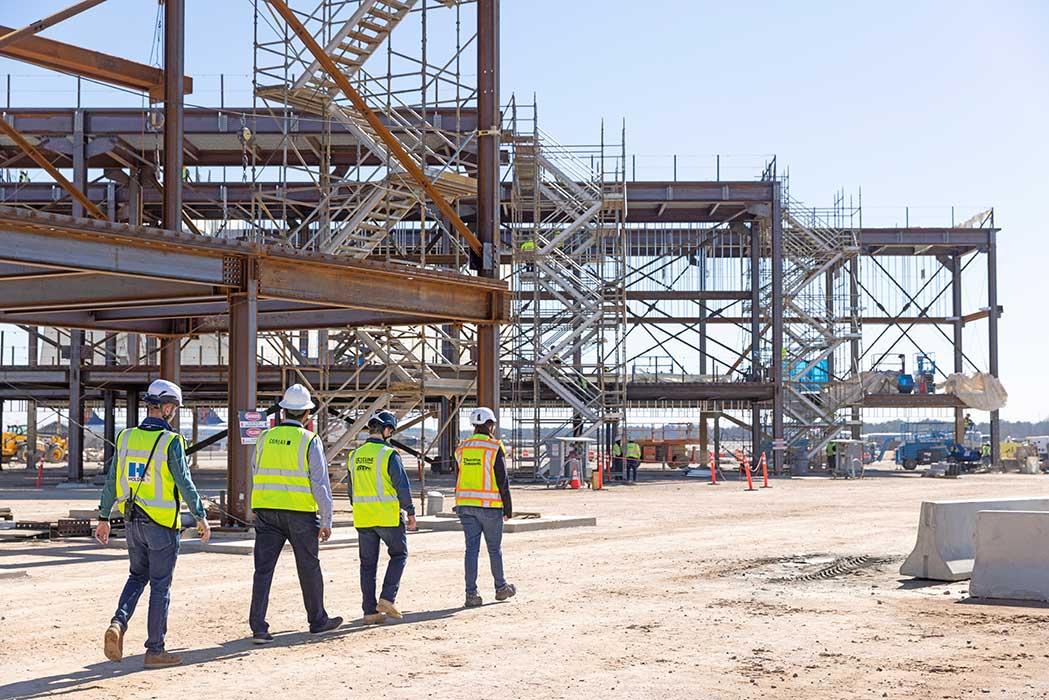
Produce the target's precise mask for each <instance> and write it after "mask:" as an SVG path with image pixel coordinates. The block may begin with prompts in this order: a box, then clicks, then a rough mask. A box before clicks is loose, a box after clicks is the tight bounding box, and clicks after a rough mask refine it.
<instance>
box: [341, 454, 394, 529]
mask: <svg viewBox="0 0 1049 700" xmlns="http://www.w3.org/2000/svg"><path fill="white" fill-rule="evenodd" d="M393 455H394V451H393V448H392V447H390V446H389V445H387V444H385V443H381V442H366V443H364V444H363V445H361V446H360V447H358V448H357V449H356V450H354V452H353V458H352V459H351V460H350V464H351V465H352V468H353V471H352V475H353V526H354V527H397V526H398V525H400V524H401V503H400V501H399V500H397V487H396V486H394V484H393V479H391V478H390V468H389V467H390V458H391V457H393Z"/></svg>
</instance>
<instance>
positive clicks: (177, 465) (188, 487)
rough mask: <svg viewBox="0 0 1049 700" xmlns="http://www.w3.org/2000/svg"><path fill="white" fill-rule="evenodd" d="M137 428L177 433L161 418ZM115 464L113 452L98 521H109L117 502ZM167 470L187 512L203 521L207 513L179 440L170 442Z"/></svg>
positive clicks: (150, 420)
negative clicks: (187, 507) (187, 508)
mask: <svg viewBox="0 0 1049 700" xmlns="http://www.w3.org/2000/svg"><path fill="white" fill-rule="evenodd" d="M138 427H139V428H141V429H142V430H152V431H156V430H170V431H171V432H177V431H175V429H174V428H172V427H171V424H170V423H168V422H167V421H166V420H164V419H163V418H146V419H145V420H144V421H142V423H141V424H140V425H139V426H138ZM116 462H117V455H116V452H114V453H113V458H112V459H110V460H109V464H107V465H106V485H105V486H103V487H102V501H101V502H100V503H99V504H98V518H99V520H109V514H110V512H112V510H113V504H114V503H115V502H116V500H117V470H116V466H117V464H116ZM168 469H169V470H170V471H171V477H172V478H173V479H174V480H175V486H176V487H177V488H178V492H179V494H180V495H181V496H182V500H183V501H185V502H186V505H187V506H189V512H191V513H193V517H195V518H196V519H197V520H203V519H204V518H205V516H206V515H207V512H206V511H205V510H204V503H203V502H202V501H201V500H200V494H199V493H197V487H196V486H195V485H194V484H193V478H192V477H191V476H190V474H189V463H188V462H187V461H186V451H185V450H184V449H183V448H182V441H181V440H172V441H171V446H170V447H168Z"/></svg>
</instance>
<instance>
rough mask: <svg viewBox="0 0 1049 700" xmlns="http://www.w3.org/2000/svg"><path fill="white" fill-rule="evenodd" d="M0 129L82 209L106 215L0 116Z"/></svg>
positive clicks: (92, 214) (93, 214)
mask: <svg viewBox="0 0 1049 700" xmlns="http://www.w3.org/2000/svg"><path fill="white" fill-rule="evenodd" d="M0 131H3V132H4V134H5V135H6V136H7V137H8V138H9V139H11V140H12V141H14V142H15V144H16V145H17V146H18V147H19V148H21V149H22V151H24V152H25V154H26V155H27V156H29V157H30V158H32V159H33V162H34V163H36V164H37V165H39V166H40V167H41V168H43V169H44V170H46V171H47V174H48V175H50V176H51V177H52V178H54V180H55V182H57V183H58V184H59V185H61V186H62V189H64V190H65V191H66V192H68V193H69V194H70V196H72V197H73V199H75V200H76V201H77V202H79V203H80V204H81V205H82V206H83V207H84V209H86V210H87V212H88V213H89V214H91V216H93V217H95V218H96V219H102V220H105V218H106V215H105V214H103V213H102V210H101V209H99V208H98V207H97V206H95V203H94V202H92V201H91V200H90V199H88V198H87V195H85V194H84V193H83V192H81V191H80V188H78V187H77V186H76V185H74V184H73V183H72V182H70V181H69V180H67V179H66V177H65V176H64V175H63V174H62V173H61V172H59V170H58V168H56V167H55V166H54V165H52V164H51V161H49V160H48V159H47V158H45V157H44V154H43V153H41V152H40V151H38V150H36V147H35V146H33V144H31V143H29V141H27V140H26V138H25V137H24V136H22V134H20V133H19V132H18V129H16V128H14V127H13V126H11V125H10V124H8V123H7V120H6V119H4V118H0Z"/></svg>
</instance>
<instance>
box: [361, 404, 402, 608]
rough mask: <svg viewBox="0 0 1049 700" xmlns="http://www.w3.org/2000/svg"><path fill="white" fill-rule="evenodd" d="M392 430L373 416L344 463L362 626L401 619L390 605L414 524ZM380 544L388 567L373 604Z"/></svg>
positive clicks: (387, 418) (382, 414)
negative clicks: (358, 572) (357, 562)
mask: <svg viewBox="0 0 1049 700" xmlns="http://www.w3.org/2000/svg"><path fill="white" fill-rule="evenodd" d="M396 430H397V416H395V415H394V414H393V413H391V412H390V411H378V412H377V413H376V414H375V415H373V416H372V417H371V419H369V421H368V432H369V433H370V434H371V437H369V438H368V440H367V441H366V442H364V444H362V445H361V446H360V447H358V448H357V449H356V450H354V451H353V454H352V455H351V457H350V460H349V464H350V466H351V472H350V473H351V479H350V501H351V503H352V504H353V526H354V527H355V528H357V549H358V552H359V555H360V560H361V596H362V603H361V608H362V609H363V611H364V624H366V625H371V624H376V623H379V622H382V621H383V620H384V619H385V618H386V616H389V617H392V618H394V619H398V620H399V619H401V618H402V617H404V616H403V615H402V614H401V612H400V611H399V610H398V609H397V608H396V607H395V605H394V603H395V602H396V601H397V591H398V589H399V588H400V585H401V576H402V575H403V574H404V566H405V564H406V563H407V562H408V536H407V532H406V530H410V531H414V530H415V529H416V522H415V505H414V504H413V503H412V492H411V486H410V485H409V483H408V474H407V473H405V471H404V465H403V464H402V463H401V457H400V455H399V454H397V451H396V450H395V449H394V448H393V447H391V446H390V444H389V440H390V437H391V436H392V435H393V433H394V432H395V431H396ZM402 515H403V516H405V517H402ZM405 520H407V523H406V522H405ZM406 526H407V528H406ZM382 543H385V544H386V551H387V553H389V555H390V563H389V564H388V565H387V566H386V576H385V578H383V582H382V591H381V593H380V595H379V599H378V600H376V599H375V578H376V575H377V574H378V570H379V547H380V544H382Z"/></svg>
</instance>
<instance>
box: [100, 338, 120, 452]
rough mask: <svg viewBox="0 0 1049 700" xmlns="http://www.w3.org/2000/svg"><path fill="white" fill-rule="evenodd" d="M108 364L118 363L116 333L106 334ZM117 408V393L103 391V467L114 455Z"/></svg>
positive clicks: (109, 390)
mask: <svg viewBox="0 0 1049 700" xmlns="http://www.w3.org/2000/svg"><path fill="white" fill-rule="evenodd" d="M105 347H106V360H105V363H106V366H110V367H111V366H113V365H115V364H116V363H117V361H116V360H117V357H116V356H117V336H116V333H107V334H106V344H105ZM116 408H117V394H116V392H115V391H113V390H112V389H107V390H106V391H104V392H103V393H102V413H103V420H104V421H105V427H104V428H103V429H102V465H103V469H108V465H109V460H110V458H112V456H113V446H114V445H115V444H116V438H117V423H116Z"/></svg>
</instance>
